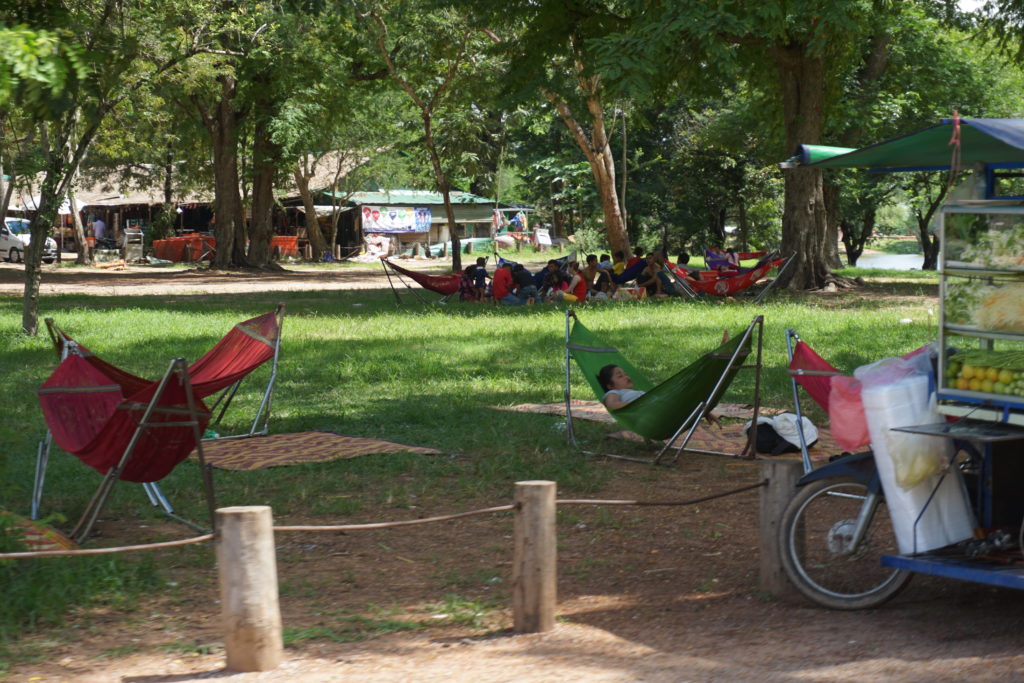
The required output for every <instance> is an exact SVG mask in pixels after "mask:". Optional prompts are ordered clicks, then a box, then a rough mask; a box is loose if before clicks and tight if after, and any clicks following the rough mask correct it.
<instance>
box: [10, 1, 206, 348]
mask: <svg viewBox="0 0 1024 683" xmlns="http://www.w3.org/2000/svg"><path fill="white" fill-rule="evenodd" d="M179 9H180V8H178V7H176V6H175V2H173V1H172V2H163V1H161V2H157V1H156V0H127V1H118V0H92V1H85V2H80V3H74V4H71V5H69V6H68V7H67V8H66V9H65V8H57V9H56V10H54V11H51V12H50V13H42V12H40V13H39V14H36V15H33V16H26V17H17V18H16V19H17V20H21V21H23V22H24V23H26V24H28V25H29V26H30V27H32V29H34V30H36V31H39V32H41V33H43V34H45V35H57V36H59V39H58V40H59V41H60V42H61V43H62V44H63V45H64V48H62V50H61V52H62V53H63V54H64V55H66V56H65V57H64V58H60V57H57V58H56V60H57V61H56V62H54V63H55V64H58V65H63V70H62V71H61V78H54V79H52V81H53V83H54V85H53V86H52V87H51V88H50V89H49V90H48V91H47V92H45V93H40V91H39V89H38V87H33V86H34V85H35V82H32V81H26V79H25V78H24V77H23V76H21V75H18V76H16V78H17V79H18V83H17V85H16V86H15V87H14V88H11V87H10V86H7V85H0V90H5V89H7V90H10V89H13V90H14V98H13V102H14V103H15V104H28V105H34V106H35V107H37V110H38V114H40V116H41V120H42V121H43V122H44V123H43V124H42V125H44V131H45V149H44V155H45V159H44V164H43V168H44V178H43V181H42V185H41V187H40V201H39V207H38V211H37V213H36V215H35V217H34V219H33V221H32V229H31V230H32V239H31V242H30V244H29V247H28V250H27V252H26V259H25V294H24V301H23V307H22V327H23V328H24V330H25V332H26V333H27V334H30V335H35V334H37V332H38V329H39V282H40V275H41V271H40V262H41V259H42V250H43V246H44V244H45V240H46V237H47V235H48V233H49V231H50V227H51V226H52V225H53V223H54V221H55V219H56V216H57V211H58V209H59V207H60V204H61V201H62V199H63V197H64V196H66V194H67V192H68V190H69V189H70V187H71V182H72V180H73V179H74V176H75V173H76V172H77V170H78V168H79V166H80V164H81V163H82V159H83V158H84V157H85V154H86V152H87V151H88V149H89V146H90V144H91V143H92V141H93V139H94V138H95V136H96V133H97V130H98V129H99V126H100V125H101V123H102V122H103V120H104V119H105V118H106V116H107V115H108V114H109V113H110V112H111V111H112V110H113V109H114V108H115V107H116V106H118V104H120V103H121V102H123V101H124V100H125V99H127V98H128V97H130V96H131V94H132V93H133V92H134V91H135V90H136V89H138V88H139V87H140V84H141V83H144V82H148V81H151V80H153V79H155V78H157V77H159V76H160V75H161V74H162V73H164V72H165V71H166V70H167V69H168V68H170V67H171V66H172V65H174V64H177V63H179V62H181V61H182V60H184V59H186V58H187V57H188V56H190V55H191V54H193V53H194V52H195V51H196V50H197V45H196V44H195V43H187V42H184V41H182V40H181V39H180V35H179V34H177V33H175V31H174V27H175V25H176V24H175V22H176V21H177V20H178V19H179V17H180V14H179V11H178V10H179ZM4 20H5V23H7V22H10V23H15V22H13V21H11V17H9V16H7V15H5V16H4ZM31 22H37V23H36V24H35V25H33V24H32V23H31ZM40 22H43V23H42V24H40ZM49 32H52V33H49ZM76 64H77V66H74V65H76ZM73 66H74V68H72V67H73ZM19 90H20V92H19Z"/></svg>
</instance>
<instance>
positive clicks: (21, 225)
mask: <svg viewBox="0 0 1024 683" xmlns="http://www.w3.org/2000/svg"><path fill="white" fill-rule="evenodd" d="M31 227H32V224H31V222H30V221H29V220H28V219H27V218H18V217H15V216H7V217H6V218H4V224H3V225H0V258H3V259H4V260H6V261H10V262H11V263H21V262H22V261H23V260H24V257H25V250H26V249H27V248H28V243H29V241H30V240H31V239H32V230H31ZM56 258H57V242H56V241H55V240H54V239H53V238H52V237H47V238H46V246H45V247H44V248H43V262H44V263H53V262H54V260H55V259H56Z"/></svg>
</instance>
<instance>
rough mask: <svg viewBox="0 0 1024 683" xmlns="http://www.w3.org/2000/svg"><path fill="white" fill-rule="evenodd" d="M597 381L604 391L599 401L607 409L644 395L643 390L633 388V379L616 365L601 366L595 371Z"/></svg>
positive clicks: (613, 408)
mask: <svg viewBox="0 0 1024 683" xmlns="http://www.w3.org/2000/svg"><path fill="white" fill-rule="evenodd" d="M597 383H598V384H600V385H601V388H602V389H604V391H605V394H604V397H603V398H602V399H601V401H602V402H603V403H604V405H605V407H606V408H608V410H618V409H619V408H622V407H623V406H626V405H628V404H629V403H632V402H633V401H635V400H637V399H638V398H640V397H641V396H643V395H644V392H642V391H640V390H639V389H634V388H633V380H632V379H631V378H630V376H629V375H627V374H626V371H625V370H623V369H622V368H620V367H619V366H618V365H606V366H604V367H603V368H601V369H600V370H599V371H598V373H597Z"/></svg>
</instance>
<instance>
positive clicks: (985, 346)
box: [780, 117, 1024, 609]
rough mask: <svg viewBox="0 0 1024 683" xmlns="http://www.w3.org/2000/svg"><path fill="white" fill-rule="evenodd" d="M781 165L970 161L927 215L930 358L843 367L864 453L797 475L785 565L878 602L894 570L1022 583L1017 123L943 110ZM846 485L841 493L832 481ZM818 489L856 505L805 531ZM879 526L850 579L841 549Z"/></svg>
mask: <svg viewBox="0 0 1024 683" xmlns="http://www.w3.org/2000/svg"><path fill="white" fill-rule="evenodd" d="M785 165H786V166H789V167H793V166H806V167H812V168H868V169H870V170H871V171H872V172H893V171H949V170H950V168H951V166H952V167H953V170H954V172H955V171H958V170H959V169H960V168H968V169H972V170H973V171H974V173H973V174H972V175H971V176H969V177H968V180H967V181H966V182H965V183H964V184H963V185H961V186H960V187H959V188H957V190H955V191H954V192H952V193H951V195H950V196H951V199H950V200H948V202H947V204H946V205H945V206H944V207H942V210H941V212H940V214H939V217H938V222H937V226H936V229H937V230H938V234H939V236H940V240H941V252H940V260H939V276H940V290H939V291H940V306H939V321H938V327H937V329H936V331H935V332H936V337H937V342H938V343H937V345H936V347H935V351H934V353H935V365H936V366H937V367H936V369H934V370H933V367H932V363H929V362H928V358H927V356H925V357H924V360H907V359H887V361H891V362H888V364H887V365H885V364H883V365H878V364H872V365H873V366H875V365H878V367H871V366H865V368H859V369H858V371H857V372H856V373H855V375H856V376H857V378H858V380H860V381H861V382H862V384H863V386H862V389H861V395H862V398H863V406H864V408H863V409H864V414H865V416H866V420H867V423H868V427H869V428H870V432H871V434H870V435H871V447H872V454H873V456H872V457H868V458H866V459H865V458H864V457H863V456H859V455H853V456H849V457H846V458H840V459H839V460H837V461H836V462H834V463H830V464H828V465H826V466H824V467H822V468H819V469H818V470H814V471H812V472H810V473H808V474H807V475H806V476H805V477H804V478H803V479H802V480H801V482H800V484H801V487H802V488H801V490H800V491H798V494H797V496H796V498H794V501H793V503H791V505H790V506H789V509H787V511H786V514H785V515H784V520H783V522H782V524H781V525H780V527H781V531H780V548H781V550H782V552H783V554H784V555H785V556H786V559H784V565H786V570H787V574H789V576H790V578H791V580H792V581H793V583H794V585H796V586H797V588H798V589H799V590H800V591H801V592H802V593H803V594H804V595H806V596H807V597H809V598H810V599H811V600H813V601H815V602H818V603H819V604H822V605H825V606H828V607H833V608H839V609H859V608H866V607H872V606H875V605H877V604H880V603H881V602H884V601H885V600H887V599H889V598H891V597H892V596H893V595H895V593H896V592H898V590H899V588H900V587H902V585H903V584H905V578H906V575H908V574H909V573H924V574H933V575H938V576H945V577H949V578H955V579H961V580H968V581H974V582H980V583H987V584H992V585H998V586H1004V587H1011V588H1017V589H1024V498H1022V497H1021V496H1020V495H1019V488H1020V486H1021V482H1022V481H1024V196H1020V194H1021V193H1020V192H1016V195H1017V196H1014V194H1015V191H1014V190H1011V191H1007V190H1006V189H1005V188H1006V186H1007V185H1010V186H1011V187H1012V182H1010V183H1004V181H1006V180H1009V179H1012V178H1014V177H1018V176H1019V174H1020V172H1019V171H1018V170H1016V169H1020V168H1024V120H1022V119H960V118H956V117H954V118H952V119H947V120H944V121H942V122H941V123H939V124H938V125H936V126H931V127H929V128H926V129H924V130H921V131H918V132H916V133H912V134H909V135H905V136H902V137H900V138H896V139H894V140H889V141H886V142H882V143H879V144H876V145H871V146H869V147H865V148H862V149H856V150H850V149H842V148H824V147H821V146H801V148H800V149H798V150H797V153H796V155H795V156H794V157H793V158H792V159H790V160H789V161H788V162H787V163H786V164H785ZM1008 195H1009V196H1008ZM862 370H863V372H862ZM850 481H853V482H855V483H856V485H857V486H858V487H859V489H858V493H857V494H856V495H855V496H851V495H850V494H849V493H848V492H847V491H845V490H843V489H841V488H840V487H841V486H845V485H847V484H845V483H844V482H850ZM833 482H834V483H833ZM828 496H834V497H836V498H835V500H836V501H837V502H838V501H844V502H845V501H849V500H851V499H853V500H854V501H860V503H859V504H857V503H855V509H854V510H853V512H852V513H851V514H850V515H849V516H848V517H844V518H842V519H837V520H836V521H835V523H834V524H833V525H832V526H830V527H829V526H827V525H825V526H822V525H818V526H822V532H821V533H820V534H819V535H817V536H815V537H813V538H812V536H811V531H810V529H811V527H812V525H816V524H817V520H812V519H811V518H810V517H808V516H807V514H806V511H807V510H808V509H810V506H811V505H812V504H813V500H814V498H815V497H817V498H821V499H823V500H825V501H826V502H827V499H828ZM835 507H836V505H832V506H828V507H827V508H826V509H829V508H835ZM881 526H884V529H883V530H882V532H884V533H889V534H890V538H891V534H895V537H896V541H897V543H896V546H897V548H898V550H895V551H893V552H889V553H888V554H883V555H881V556H879V555H878V550H877V549H876V550H874V551H873V552H874V553H875V555H874V556H875V557H876V558H878V561H880V562H881V564H882V565H883V566H885V567H890V568H892V571H893V573H889V574H883V575H882V576H883V579H881V580H879V582H878V583H877V585H873V586H870V587H868V588H866V589H865V588H864V587H863V586H860V587H858V588H857V590H856V591H854V590H852V589H850V588H849V586H850V585H852V583H850V582H849V580H848V579H849V567H850V566H851V562H850V560H851V559H852V558H863V557H864V556H865V555H870V554H871V553H872V543H875V545H874V546H873V547H874V548H877V547H878V546H879V545H881V544H879V543H877V542H876V541H873V540H872V535H873V534H876V536H875V538H877V534H878V533H880V527H881ZM819 543H820V544H821V545H820V547H818V545H817V544H819ZM812 558H813V559H812ZM844 572H845V573H846V576H844V575H843V574H844Z"/></svg>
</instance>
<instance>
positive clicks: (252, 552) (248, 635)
mask: <svg viewBox="0 0 1024 683" xmlns="http://www.w3.org/2000/svg"><path fill="white" fill-rule="evenodd" d="M217 530H218V538H217V540H218V542H217V566H218V568H219V571H220V600H221V614H222V615H223V618H224V629H225V633H224V648H225V650H226V654H227V663H226V665H225V668H226V669H228V670H229V671H270V670H271V669H274V668H276V667H277V665H278V664H280V663H281V659H282V656H283V650H284V642H283V641H282V639H281V610H280V607H279V606H278V602H277V561H276V558H275V556H274V530H273V518H272V514H271V510H270V508H269V507H268V506H266V505H252V506H239V507H229V508H221V509H219V510H217Z"/></svg>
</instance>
